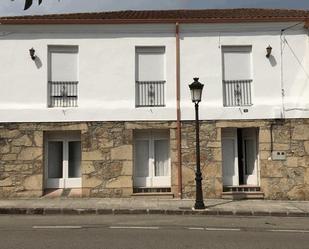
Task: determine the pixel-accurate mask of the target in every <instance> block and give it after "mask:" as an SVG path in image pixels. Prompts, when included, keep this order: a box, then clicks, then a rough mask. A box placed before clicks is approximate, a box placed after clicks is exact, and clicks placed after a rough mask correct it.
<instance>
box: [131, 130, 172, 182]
mask: <svg viewBox="0 0 309 249" xmlns="http://www.w3.org/2000/svg"><path fill="white" fill-rule="evenodd" d="M169 150H170V149H169V133H168V131H160V130H150V131H138V132H135V134H134V177H133V185H134V188H170V186H171V165H170V153H169Z"/></svg>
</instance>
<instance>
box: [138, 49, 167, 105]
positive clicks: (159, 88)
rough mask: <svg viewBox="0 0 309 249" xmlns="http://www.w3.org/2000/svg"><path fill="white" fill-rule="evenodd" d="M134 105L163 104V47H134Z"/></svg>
mask: <svg viewBox="0 0 309 249" xmlns="http://www.w3.org/2000/svg"><path fill="white" fill-rule="evenodd" d="M135 52H136V106H137V107H146V106H165V96H164V85H165V70H164V59H165V58H164V54H165V48H164V47H137V48H136V51H135Z"/></svg>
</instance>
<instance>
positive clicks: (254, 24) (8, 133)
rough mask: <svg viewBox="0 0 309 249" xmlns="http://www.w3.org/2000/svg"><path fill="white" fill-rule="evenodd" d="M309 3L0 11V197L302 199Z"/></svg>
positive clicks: (307, 141) (306, 188)
mask: <svg viewBox="0 0 309 249" xmlns="http://www.w3.org/2000/svg"><path fill="white" fill-rule="evenodd" d="M308 26H309V11H303V10H273V9H222V10H170V11H120V12H103V13H82V14H63V15H46V16H23V17H3V18H0V58H1V60H0V196H1V197H2V198H16V197H41V196H43V195H44V194H46V193H47V192H49V191H50V190H51V189H63V190H67V191H70V190H71V189H79V190H81V196H83V197H132V196H156V197H162V198H163V197H174V198H192V197H194V195H195V126H194V121H193V120H194V105H193V104H192V102H191V98H190V91H189V87H188V85H189V84H190V83H192V81H193V78H194V77H198V78H199V81H200V82H202V83H203V84H204V85H205V86H204V91H203V98H202V102H201V103H200V119H201V123H200V140H201V142H200V143H201V166H202V173H203V191H204V196H205V197H206V198H221V197H224V198H266V199H295V200H309V38H308Z"/></svg>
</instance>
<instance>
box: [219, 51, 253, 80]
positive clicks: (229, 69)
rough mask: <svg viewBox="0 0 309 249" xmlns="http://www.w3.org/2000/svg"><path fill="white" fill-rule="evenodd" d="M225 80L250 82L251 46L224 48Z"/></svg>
mask: <svg viewBox="0 0 309 249" xmlns="http://www.w3.org/2000/svg"><path fill="white" fill-rule="evenodd" d="M222 52H223V79H224V80H248V79H252V76H251V46H237V47H236V46H235V47H223V48H222Z"/></svg>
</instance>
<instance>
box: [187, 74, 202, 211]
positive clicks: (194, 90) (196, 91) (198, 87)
mask: <svg viewBox="0 0 309 249" xmlns="http://www.w3.org/2000/svg"><path fill="white" fill-rule="evenodd" d="M193 79H194V82H193V83H191V84H190V85H189V88H190V91H191V99H192V102H193V103H194V105H195V131H196V171H195V182H196V197H195V204H194V208H195V209H205V204H204V200H203V191H202V179H203V178H202V173H201V162H200V124H199V118H198V104H199V102H201V99H202V91H203V87H204V85H203V84H202V83H200V82H199V81H198V80H199V78H193Z"/></svg>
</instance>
